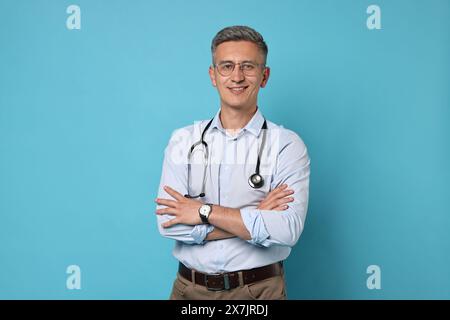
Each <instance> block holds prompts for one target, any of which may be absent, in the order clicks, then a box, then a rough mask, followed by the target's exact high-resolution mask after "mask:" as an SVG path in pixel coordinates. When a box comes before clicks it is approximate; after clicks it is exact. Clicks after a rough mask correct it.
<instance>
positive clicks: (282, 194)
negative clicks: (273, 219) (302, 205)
mask: <svg viewBox="0 0 450 320" xmlns="http://www.w3.org/2000/svg"><path fill="white" fill-rule="evenodd" d="M286 188H287V184H282V185H281V186H279V187H277V188H275V189H273V190H272V191H270V192H269V194H268V195H267V197H265V198H264V200H263V201H261V203H260V204H259V205H258V207H257V209H261V210H276V211H282V210H286V209H287V208H288V205H287V203H289V202H292V201H294V198H293V197H289V196H290V195H291V194H293V193H294V190H289V189H286Z"/></svg>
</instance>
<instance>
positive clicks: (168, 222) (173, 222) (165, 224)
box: [161, 218, 179, 228]
mask: <svg viewBox="0 0 450 320" xmlns="http://www.w3.org/2000/svg"><path fill="white" fill-rule="evenodd" d="M178 223H179V222H178V219H177V218H175V219H172V220H169V221H167V222H164V223H163V224H162V225H161V226H162V227H163V228H169V227H171V226H173V225H176V224H178Z"/></svg>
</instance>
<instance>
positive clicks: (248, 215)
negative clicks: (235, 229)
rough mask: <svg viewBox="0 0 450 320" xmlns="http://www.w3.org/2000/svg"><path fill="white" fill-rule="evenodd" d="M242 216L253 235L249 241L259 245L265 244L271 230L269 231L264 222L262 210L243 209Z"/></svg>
mask: <svg viewBox="0 0 450 320" xmlns="http://www.w3.org/2000/svg"><path fill="white" fill-rule="evenodd" d="M241 217H242V220H243V222H244V225H245V227H246V228H247V230H248V232H249V233H250V236H251V239H250V240H247V242H249V243H251V244H254V245H257V246H264V243H265V241H266V239H267V238H269V232H267V228H266V226H265V224H264V219H263V218H262V215H261V210H258V209H241Z"/></svg>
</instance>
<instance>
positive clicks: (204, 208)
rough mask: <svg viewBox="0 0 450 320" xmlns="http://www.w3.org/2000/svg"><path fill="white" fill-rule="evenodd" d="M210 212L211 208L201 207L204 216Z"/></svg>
mask: <svg viewBox="0 0 450 320" xmlns="http://www.w3.org/2000/svg"><path fill="white" fill-rule="evenodd" d="M208 212H209V206H201V208H200V213H201V214H203V215H207V214H208Z"/></svg>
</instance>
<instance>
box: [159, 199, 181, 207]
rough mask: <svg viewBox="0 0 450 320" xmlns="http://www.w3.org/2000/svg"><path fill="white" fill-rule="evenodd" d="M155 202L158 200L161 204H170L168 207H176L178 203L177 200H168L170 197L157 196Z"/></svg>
mask: <svg viewBox="0 0 450 320" xmlns="http://www.w3.org/2000/svg"><path fill="white" fill-rule="evenodd" d="M155 202H156V203H157V204H160V205H163V206H168V207H171V208H175V207H176V205H177V204H178V202H177V201H174V200H168V199H160V198H157V199H156V200H155Z"/></svg>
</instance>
